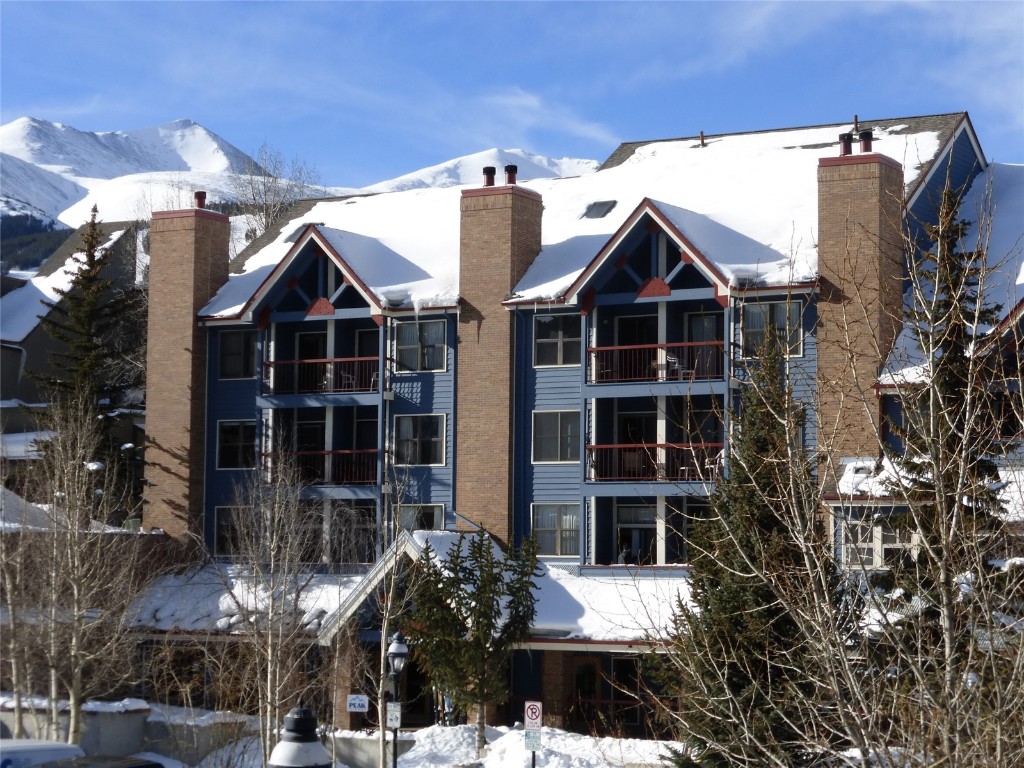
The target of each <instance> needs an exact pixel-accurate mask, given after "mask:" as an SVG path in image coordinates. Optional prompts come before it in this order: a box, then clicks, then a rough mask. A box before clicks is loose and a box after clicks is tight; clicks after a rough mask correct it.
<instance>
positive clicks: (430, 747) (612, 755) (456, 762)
mask: <svg viewBox="0 0 1024 768" xmlns="http://www.w3.org/2000/svg"><path fill="white" fill-rule="evenodd" d="M523 734H524V732H523V731H522V730H516V729H511V728H490V727H488V728H487V745H488V749H487V756H486V757H484V758H482V759H479V760H478V758H477V755H476V727H475V726H472V725H457V726H453V727H443V726H439V725H434V726H431V727H429V728H423V729H421V730H419V731H413V732H409V733H402V734H400V736H399V740H400V741H407V740H415V742H416V743H415V744H414V745H413V746H412V748H411V749H409V750H408V751H407V752H405V753H404V754H402V755H399V757H398V768H452V767H453V766H461V765H468V764H473V763H477V762H479V765H480V766H481V767H482V768H529V766H530V765H531V753H530V752H529V751H528V750H527V749H526V746H525V740H524V739H525V737H524V735H523ZM338 735H339V736H346V737H349V738H365V739H371V740H376V739H377V738H378V735H377V734H376V733H369V732H361V733H351V732H347V733H339V734H338ZM389 738H390V736H389ZM670 744H671V745H672V746H674V747H676V748H679V747H680V746H681V745H680V744H678V743H676V742H662V741H648V740H645V739H613V738H609V737H606V738H595V737H592V736H583V735H581V734H578V733H568V732H566V731H562V730H559V729H557V728H544V729H542V731H541V749H540V750H539V751H538V752H537V766H538V768H624V766H627V765H630V766H632V765H650V766H658V765H660V764H661V756H662V755H665V754H667V747H668V746H669V745H670ZM261 765H262V763H261V759H260V752H259V743H258V740H257V739H256V738H255V737H252V738H247V739H242V740H240V741H237V742H235V743H233V744H230V745H228V746H226V747H223V748H222V749H219V750H217V751H215V752H211V753H210V754H209V755H207V757H206V758H205V759H203V761H202V762H200V763H199V765H198V766H197V767H196V768H260V767H261ZM343 765H344V764H343V763H337V764H336V766H337V768H341V767H342V766H343ZM168 768H175V767H174V766H168Z"/></svg>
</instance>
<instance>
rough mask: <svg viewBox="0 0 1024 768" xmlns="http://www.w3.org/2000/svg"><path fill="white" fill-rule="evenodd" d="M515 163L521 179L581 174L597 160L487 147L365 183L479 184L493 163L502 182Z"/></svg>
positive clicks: (385, 188)
mask: <svg viewBox="0 0 1024 768" xmlns="http://www.w3.org/2000/svg"><path fill="white" fill-rule="evenodd" d="M506 165H515V166H517V167H518V168H519V172H518V178H519V180H521V181H529V180H532V179H550V178H558V177H563V176H580V175H582V174H585V173H592V172H593V171H596V170H597V166H598V163H597V161H596V160H578V159H576V158H571V157H563V158H561V159H558V160H556V159H553V158H550V157H544V156H543V155H534V154H531V153H530V152H526V151H524V150H522V149H487V150H484V151H483V152H475V153H474V154H472V155H466V156H464V157H457V158H455V159H454V160H449V161H448V162H445V163H440V164H438V165H432V166H430V167H429V168H424V169H423V170H420V171H414V172H413V173H407V174H404V175H403V176H398V177H397V178H394V179H391V180H390V181H382V182H380V183H379V184H372V185H370V186H369V187H366V188H365V190H364V191H366V192H400V191H402V190H406V189H421V188H423V187H454V186H458V185H460V184H479V183H480V179H481V173H482V169H483V168H485V167H486V166H492V167H494V168H496V169H497V172H498V176H497V183H498V184H501V183H503V176H502V174H503V173H504V168H505V166H506Z"/></svg>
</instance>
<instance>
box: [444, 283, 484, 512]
mask: <svg viewBox="0 0 1024 768" xmlns="http://www.w3.org/2000/svg"><path fill="white" fill-rule="evenodd" d="M454 314H455V322H454V323H453V324H452V325H453V326H454V330H449V331H447V333H449V334H450V335H449V338H450V339H452V356H451V358H452V418H451V424H450V426H449V428H447V429H445V431H444V439H445V440H446V441H448V440H450V441H451V446H452V481H451V483H452V484H451V489H452V495H451V505H450V507H451V511H452V516H453V517H455V516H456V515H457V514H458V513H457V512H456V511H455V510H456V509H457V508H458V506H459V500H458V498H456V494H457V493H458V490H457V489H458V487H459V486H458V483H457V480H458V473H459V441H458V439H457V436H456V434H455V430H456V429H458V423H459V419H458V413H459V334H460V331H459V324H460V323H461V322H462V318H461V315H462V302H461V300H460V301H457V302H456V304H455V313H454ZM445 325H446V326H447V325H448V324H447V323H446V324H445ZM446 341H447V340H446ZM445 448H446V449H447V446H445ZM463 519H465V518H463ZM457 526H458V523H457V522H456V527H457ZM477 527H479V526H477ZM447 528H448V525H447V522H446V523H445V529H447Z"/></svg>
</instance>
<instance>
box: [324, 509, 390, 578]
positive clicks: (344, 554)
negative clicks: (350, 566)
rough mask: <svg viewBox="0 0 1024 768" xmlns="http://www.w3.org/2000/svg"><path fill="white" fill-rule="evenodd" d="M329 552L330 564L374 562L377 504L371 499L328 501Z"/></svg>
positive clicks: (327, 537)
mask: <svg viewBox="0 0 1024 768" xmlns="http://www.w3.org/2000/svg"><path fill="white" fill-rule="evenodd" d="M323 504H324V505H325V509H324V513H323V514H324V516H325V518H326V524H327V527H328V530H327V531H325V536H326V547H327V552H326V553H325V559H327V560H328V562H331V563H372V562H373V561H374V559H375V557H376V551H377V550H376V535H377V533H376V532H377V505H376V503H375V502H374V501H372V500H366V499H356V500H342V499H335V500H333V501H331V500H325V501H324V502H323Z"/></svg>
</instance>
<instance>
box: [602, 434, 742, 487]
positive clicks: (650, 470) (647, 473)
mask: <svg viewBox="0 0 1024 768" xmlns="http://www.w3.org/2000/svg"><path fill="white" fill-rule="evenodd" d="M722 447H723V446H722V443H620V444H616V445H588V446H587V468H588V469H587V479H588V480H593V481H597V482H602V481H618V482H623V481H625V482H631V481H637V480H639V481H655V482H675V481H679V482H706V481H711V480H714V479H715V478H716V477H717V476H718V472H719V470H720V464H721V457H722Z"/></svg>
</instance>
